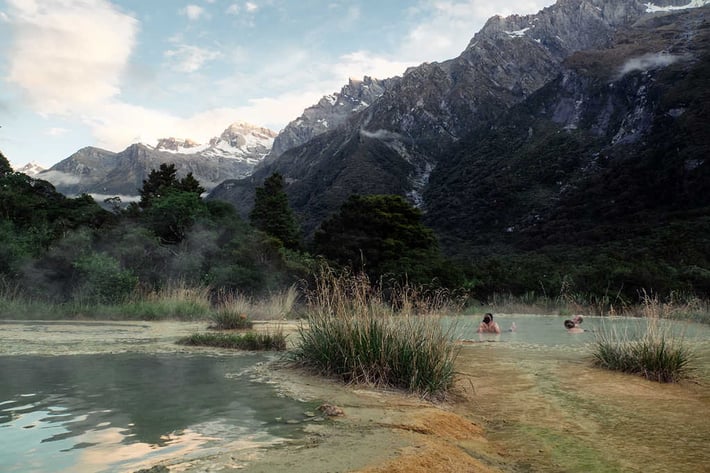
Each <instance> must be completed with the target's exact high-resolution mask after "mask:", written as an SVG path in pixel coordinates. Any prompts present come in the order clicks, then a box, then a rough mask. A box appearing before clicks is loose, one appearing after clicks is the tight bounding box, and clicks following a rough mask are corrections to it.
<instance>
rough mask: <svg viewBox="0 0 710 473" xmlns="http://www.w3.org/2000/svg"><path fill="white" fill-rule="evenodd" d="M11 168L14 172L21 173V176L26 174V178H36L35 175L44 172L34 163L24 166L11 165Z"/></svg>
mask: <svg viewBox="0 0 710 473" xmlns="http://www.w3.org/2000/svg"><path fill="white" fill-rule="evenodd" d="M12 168H13V169H14V170H15V172H21V173H22V174H27V175H28V176H36V175H37V174H39V173H41V172H42V171H44V170H45V169H44V168H43V167H42V166H40V165H39V164H37V163H35V162H30V163H27V164H25V165H24V166H15V165H13V166H12Z"/></svg>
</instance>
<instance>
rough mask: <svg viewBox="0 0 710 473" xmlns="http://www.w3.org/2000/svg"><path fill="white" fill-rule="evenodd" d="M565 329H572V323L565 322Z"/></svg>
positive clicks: (569, 321)
mask: <svg viewBox="0 0 710 473" xmlns="http://www.w3.org/2000/svg"><path fill="white" fill-rule="evenodd" d="M565 328H574V322H572V321H571V320H565Z"/></svg>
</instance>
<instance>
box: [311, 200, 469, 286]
mask: <svg viewBox="0 0 710 473" xmlns="http://www.w3.org/2000/svg"><path fill="white" fill-rule="evenodd" d="M421 218H422V215H421V212H420V211H419V210H418V209H417V208H415V207H413V206H412V205H411V204H410V203H409V202H407V201H406V200H405V199H404V198H403V197H401V196H398V195H370V196H351V197H350V198H349V199H348V200H347V201H346V202H345V203H344V204H343V205H342V207H341V208H340V212H339V213H338V214H336V215H334V216H333V217H331V218H330V219H328V220H326V221H325V222H323V224H322V225H321V227H320V228H319V229H318V231H317V232H316V234H315V238H314V246H315V250H316V252H318V253H319V254H321V255H323V256H325V257H326V258H328V259H329V260H331V261H335V262H337V263H339V264H342V265H347V266H350V267H352V268H353V269H354V270H361V269H362V270H364V271H365V272H366V273H367V274H368V275H369V276H370V278H372V279H378V278H379V277H380V276H383V275H386V274H389V275H394V276H397V277H406V278H407V279H409V280H410V281H413V282H419V283H428V282H431V281H432V280H434V279H438V280H439V282H440V283H442V284H444V285H447V286H453V285H456V284H457V283H458V282H459V281H458V279H459V275H458V274H456V273H457V271H456V270H455V269H454V268H453V266H451V265H447V263H446V262H445V261H444V260H443V258H442V257H441V256H440V253H439V245H438V242H437V240H436V238H435V236H434V233H433V232H432V231H431V230H430V229H429V228H427V227H425V226H424V225H423V224H422V222H421ZM447 266H448V269H447Z"/></svg>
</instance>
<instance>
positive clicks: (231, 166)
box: [37, 123, 276, 200]
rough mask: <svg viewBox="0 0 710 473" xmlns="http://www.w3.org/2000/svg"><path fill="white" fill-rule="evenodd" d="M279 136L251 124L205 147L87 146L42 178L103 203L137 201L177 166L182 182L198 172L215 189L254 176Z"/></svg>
mask: <svg viewBox="0 0 710 473" xmlns="http://www.w3.org/2000/svg"><path fill="white" fill-rule="evenodd" d="M275 137H276V133H275V132H273V131H272V130H268V129H266V128H260V127H255V126H252V125H249V124H246V123H234V124H232V125H230V126H229V127H228V128H227V129H226V130H225V131H224V132H223V133H222V134H221V135H220V136H218V137H215V138H212V139H211V140H210V142H209V143H207V144H204V145H200V144H197V143H195V142H194V141H191V140H183V139H176V138H165V139H161V140H159V142H158V144H157V145H156V146H155V147H153V146H148V145H144V144H133V145H131V146H129V147H128V148H126V149H125V150H124V151H121V152H119V153H114V152H111V151H106V150H103V149H99V148H93V147H87V148H84V149H81V150H79V151H78V152H76V153H74V154H73V155H72V156H70V157H68V158H67V159H65V160H63V161H61V162H59V163H57V164H56V165H54V166H52V167H51V168H50V169H49V170H47V171H44V172H41V173H40V174H38V175H37V177H38V178H40V179H44V180H47V181H49V182H51V183H52V184H54V185H55V187H56V188H57V190H58V191H60V192H62V193H63V194H66V195H77V194H82V193H87V194H93V195H95V196H96V197H97V198H99V200H100V198H103V197H111V196H116V195H118V196H121V197H123V198H127V199H131V198H135V196H137V195H138V189H140V188H141V186H142V185H143V180H144V179H146V178H147V177H148V174H149V173H150V171H151V170H153V169H157V168H158V167H160V165H161V164H163V163H174V164H175V166H176V168H177V171H178V176H179V177H184V176H185V175H186V174H187V173H189V172H192V173H193V175H194V176H195V178H196V179H197V180H198V181H200V183H201V184H202V186H203V187H205V189H207V190H209V189H212V188H213V187H215V186H216V185H218V184H219V183H220V182H222V181H224V180H225V179H230V178H235V177H236V178H239V177H244V176H248V175H250V174H251V173H252V171H253V169H254V167H255V166H256V164H257V163H259V162H260V161H261V160H262V159H263V158H264V157H265V156H266V155H267V154H268V153H269V151H270V150H271V146H272V145H273V141H274V138H275Z"/></svg>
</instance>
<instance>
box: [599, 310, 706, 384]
mask: <svg viewBox="0 0 710 473" xmlns="http://www.w3.org/2000/svg"><path fill="white" fill-rule="evenodd" d="M645 305H646V306H647V307H646V309H645V313H646V315H647V318H646V319H645V321H646V322H647V326H646V328H645V330H641V331H640V333H629V331H628V330H627V331H624V332H623V333H620V332H618V331H616V330H611V331H606V330H602V331H600V332H598V333H597V339H596V342H595V345H594V347H593V349H592V355H593V357H594V363H595V364H596V365H597V366H600V367H602V368H606V369H610V370H614V371H622V372H624V373H632V374H639V375H641V376H643V377H645V378H646V379H649V380H652V381H658V382H660V383H673V382H678V381H680V380H681V379H684V378H687V377H688V376H689V374H690V371H691V365H692V360H693V353H692V351H691V350H690V348H689V347H688V346H687V345H686V344H685V342H684V339H683V337H682V336H681V335H677V334H674V333H673V332H672V331H671V326H670V324H669V323H664V321H662V320H659V318H658V317H659V306H658V301H657V300H652V299H649V298H647V299H646V303H645Z"/></svg>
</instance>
